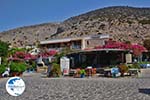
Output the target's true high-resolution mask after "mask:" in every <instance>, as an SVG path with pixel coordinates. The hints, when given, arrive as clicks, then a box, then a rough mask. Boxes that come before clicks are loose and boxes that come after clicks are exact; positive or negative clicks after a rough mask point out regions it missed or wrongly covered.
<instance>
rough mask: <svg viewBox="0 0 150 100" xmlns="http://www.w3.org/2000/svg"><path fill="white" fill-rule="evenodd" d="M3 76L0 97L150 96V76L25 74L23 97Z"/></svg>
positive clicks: (110, 99) (132, 99)
mask: <svg viewBox="0 0 150 100" xmlns="http://www.w3.org/2000/svg"><path fill="white" fill-rule="evenodd" d="M7 79H8V78H4V79H0V100H150V78H127V77H125V78H102V77H98V78H82V79H81V78H43V77H41V75H40V74H34V75H28V76H23V77H22V79H23V80H24V81H25V84H26V90H25V92H24V93H23V94H22V95H21V96H19V97H13V96H10V95H9V94H8V93H7V92H6V89H5V84H6V81H7Z"/></svg>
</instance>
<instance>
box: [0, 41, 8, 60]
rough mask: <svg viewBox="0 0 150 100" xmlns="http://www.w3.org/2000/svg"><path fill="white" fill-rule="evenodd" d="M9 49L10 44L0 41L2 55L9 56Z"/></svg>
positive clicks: (0, 55)
mask: <svg viewBox="0 0 150 100" xmlns="http://www.w3.org/2000/svg"><path fill="white" fill-rule="evenodd" d="M8 49H9V44H8V43H6V42H3V41H0V57H7V54H8Z"/></svg>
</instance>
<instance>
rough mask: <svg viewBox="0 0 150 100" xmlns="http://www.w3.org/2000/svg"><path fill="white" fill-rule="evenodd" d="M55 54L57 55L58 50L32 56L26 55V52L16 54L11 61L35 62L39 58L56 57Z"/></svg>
mask: <svg viewBox="0 0 150 100" xmlns="http://www.w3.org/2000/svg"><path fill="white" fill-rule="evenodd" d="M55 54H57V51H56V50H50V51H48V52H43V53H41V54H39V55H31V54H30V53H25V52H22V51H21V52H16V53H15V54H13V55H12V56H11V57H10V58H9V60H16V61H19V60H35V59H37V58H38V56H42V57H49V56H54V55H55Z"/></svg>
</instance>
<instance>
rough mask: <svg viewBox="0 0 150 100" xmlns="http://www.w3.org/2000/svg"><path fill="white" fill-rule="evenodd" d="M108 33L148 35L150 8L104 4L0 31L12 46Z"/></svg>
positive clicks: (125, 37)
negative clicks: (54, 20) (64, 17)
mask: <svg viewBox="0 0 150 100" xmlns="http://www.w3.org/2000/svg"><path fill="white" fill-rule="evenodd" d="M101 33H104V34H111V35H112V37H113V38H114V39H115V40H119V41H131V42H134V43H141V44H142V43H143V40H144V39H145V38H150V8H134V7H120V6H117V7H107V8H102V9H97V10H94V11H91V12H88V13H85V14H82V15H79V16H75V17H71V18H69V19H67V20H65V21H64V22H62V23H46V24H40V25H33V26H27V27H21V28H17V29H14V30H10V31H6V32H2V33H0V39H1V40H3V41H8V42H10V43H11V44H12V45H14V46H23V45H30V44H35V43H36V42H38V41H40V40H47V39H51V38H62V37H79V36H84V35H92V34H94V35H95V34H101Z"/></svg>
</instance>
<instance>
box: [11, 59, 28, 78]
mask: <svg viewBox="0 0 150 100" xmlns="http://www.w3.org/2000/svg"><path fill="white" fill-rule="evenodd" d="M25 70H26V65H25V63H23V62H12V63H11V64H10V71H11V74H12V76H20V75H22V73H23V72H24V71H25Z"/></svg>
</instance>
